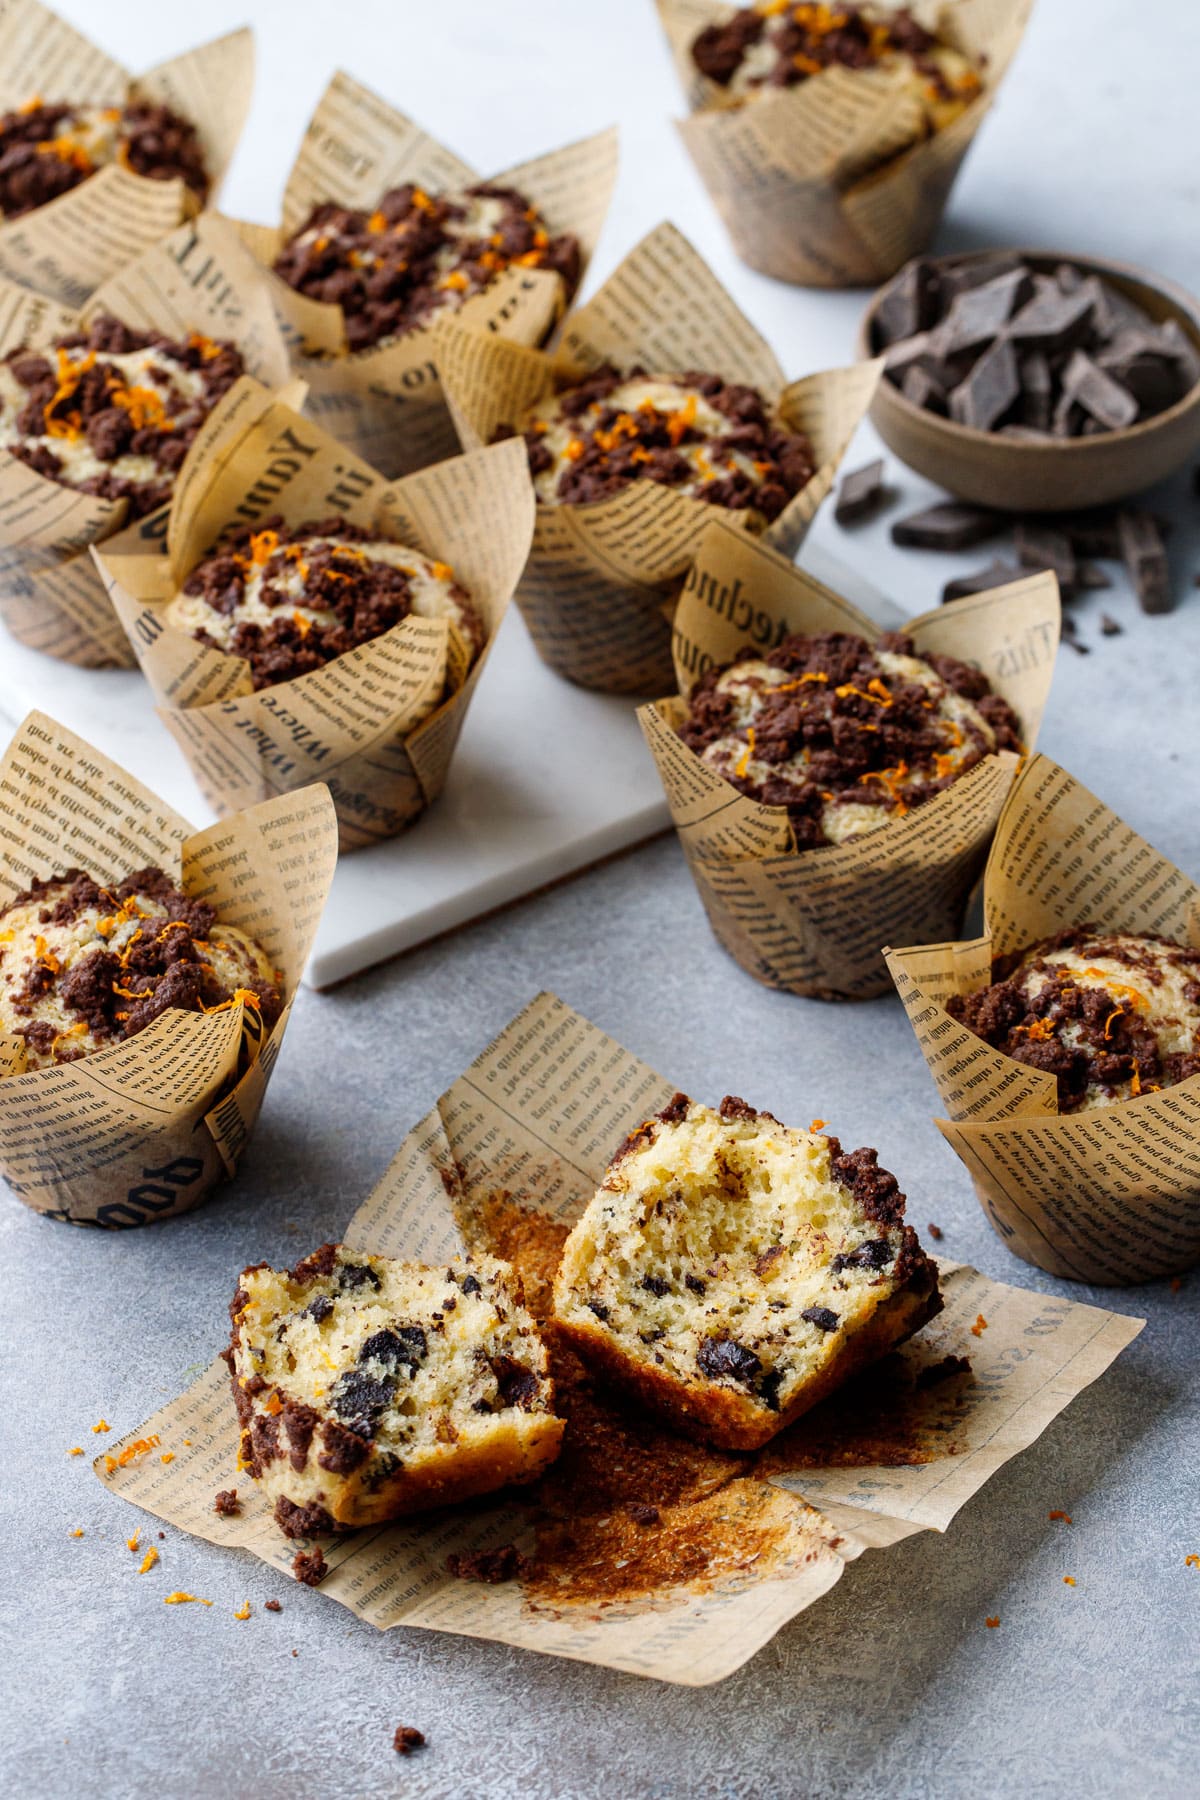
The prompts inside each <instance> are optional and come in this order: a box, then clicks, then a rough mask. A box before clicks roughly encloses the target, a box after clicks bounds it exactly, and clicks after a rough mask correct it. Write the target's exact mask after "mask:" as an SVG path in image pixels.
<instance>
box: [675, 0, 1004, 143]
mask: <svg viewBox="0 0 1200 1800" xmlns="http://www.w3.org/2000/svg"><path fill="white" fill-rule="evenodd" d="M692 61H693V62H694V63H695V65H696V68H697V69H698V70H699V71H700V73H701V74H702V75H704V76H706V77H707V79H708V80H709V81H711V82H713V83H715V84H716V86H717V87H719V88H721V89H723V91H724V92H725V94H726V95H728V96H729V98H730V99H736V100H745V99H749V98H751V97H753V96H754V95H755V94H758V93H762V92H766V91H769V90H770V89H772V88H790V87H796V86H798V85H799V83H801V82H803V81H807V80H809V78H810V77H811V76H813V75H819V74H821V72H822V71H823V70H824V69H832V68H843V69H870V68H876V67H880V66H882V67H884V68H896V67H898V66H899V67H903V68H904V69H905V70H906V71H907V72H908V75H909V78H910V86H911V90H912V94H913V97H914V99H916V100H918V101H919V102H920V104H921V106H922V109H923V113H924V118H925V123H926V125H927V126H928V128H929V129H931V130H940V129H941V128H942V127H943V126H945V125H948V124H950V122H951V121H952V120H953V119H956V118H957V117H958V115H959V114H960V113H961V112H962V111H963V109H964V107H965V106H966V105H967V103H968V102H969V101H970V100H973V99H974V98H975V96H976V95H977V94H978V93H979V91H980V86H981V83H980V78H979V71H978V70H977V69H976V68H975V66H974V64H973V63H972V62H971V61H970V60H969V58H967V57H965V56H964V55H963V54H962V52H961V51H959V50H956V49H954V48H953V47H952V46H951V45H949V44H945V43H942V42H941V40H940V39H939V38H937V37H936V36H935V35H934V34H933V33H932V32H930V31H927V30H926V29H925V27H924V26H923V25H921V24H920V23H919V22H918V21H917V20H916V19H915V18H914V17H913V15H912V13H911V12H910V11H909V10H908V9H907V7H899V8H895V9H893V8H891V7H883V6H842V5H832V6H829V5H820V4H818V5H808V4H800V5H797V4H794V3H793V0H760V4H759V5H757V6H748V7H743V8H741V9H740V10H739V11H738V12H735V13H734V14H733V15H732V17H731V18H729V19H727V20H725V21H724V23H722V24H715V25H709V26H706V27H705V29H704V30H703V31H702V32H700V33H699V35H698V36H697V37H696V38H695V39H694V41H693V43H692Z"/></svg>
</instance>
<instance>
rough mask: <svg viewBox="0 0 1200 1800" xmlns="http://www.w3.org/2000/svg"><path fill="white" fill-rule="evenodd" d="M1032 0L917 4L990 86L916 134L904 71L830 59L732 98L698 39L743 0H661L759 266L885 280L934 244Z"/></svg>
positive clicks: (738, 225) (682, 125) (709, 163)
mask: <svg viewBox="0 0 1200 1800" xmlns="http://www.w3.org/2000/svg"><path fill="white" fill-rule="evenodd" d="M1031 8H1032V0H951V3H950V4H948V5H945V6H942V7H938V6H936V5H935V6H932V7H930V6H922V5H919V4H918V5H916V6H914V7H913V11H914V12H915V13H916V14H917V16H918V18H920V20H921V22H922V24H924V25H926V26H927V27H928V28H929V29H930V30H935V29H936V31H937V33H938V35H939V36H941V37H942V38H944V39H945V40H946V42H948V43H950V44H952V45H954V47H955V48H956V49H959V50H961V51H962V52H963V53H964V54H965V55H966V56H968V57H970V59H971V60H972V61H973V62H974V63H975V64H976V65H977V66H978V68H979V74H980V78H981V81H982V91H981V93H980V94H979V95H978V97H977V98H976V99H974V100H972V101H970V102H969V103H968V105H967V106H966V108H965V109H964V111H963V112H962V113H961V114H960V115H959V117H958V118H957V119H955V120H954V121H953V123H951V124H950V125H948V126H946V127H945V129H944V130H942V131H937V132H935V133H934V134H933V136H932V137H929V138H926V139H925V140H924V141H923V142H921V143H917V144H914V143H913V139H914V137H916V136H917V135H918V134H919V131H920V128H921V107H920V104H919V102H918V101H917V100H915V99H914V98H913V97H912V95H911V94H909V93H906V92H905V91H904V87H905V83H906V77H905V76H904V74H903V73H902V72H898V71H895V70H889V69H885V68H882V67H876V68H873V69H855V70H851V69H845V68H841V67H835V68H832V69H828V70H825V71H823V72H822V73H821V74H820V75H817V76H814V77H812V78H811V79H810V80H808V81H803V82H800V83H799V84H798V85H797V86H796V87H792V88H774V89H770V90H768V91H766V92H764V93H761V94H757V95H755V97H754V98H753V99H751V100H749V101H747V102H746V103H745V104H744V105H742V106H731V105H729V103H728V100H727V99H726V98H725V96H724V94H723V90H722V89H721V88H720V87H719V86H717V85H715V84H714V83H712V82H709V81H707V80H706V78H705V77H704V76H703V75H701V74H700V71H699V70H698V69H697V68H696V65H695V63H694V62H693V61H692V56H691V46H692V44H693V42H694V40H695V38H696V37H697V35H698V34H699V33H700V32H701V31H703V30H704V28H705V27H706V26H707V25H712V24H716V23H720V22H723V21H724V20H725V19H727V18H729V16H730V14H731V13H732V12H733V11H734V10H735V9H734V7H732V6H728V5H722V4H720V3H719V0H658V11H659V16H660V18H661V20H662V23H663V27H664V29H665V31H666V33H667V37H668V39H669V41H670V45H671V49H672V52H673V54H674V57H675V62H676V66H677V68H678V70H679V75H680V79H681V81H682V83H683V86H684V90H685V93H686V94H687V98H688V103H689V105H690V106H691V107H693V108H695V109H696V110H694V111H693V112H692V113H691V115H690V117H688V118H687V119H683V120H681V121H680V122H679V132H680V135H681V137H682V138H683V141H684V143H685V145H686V146H687V149H688V152H689V154H690V156H691V158H692V161H693V162H694V163H695V165H696V170H697V173H698V174H699V176H700V179H701V181H703V183H704V185H705V187H706V188H707V189H708V192H709V197H710V198H711V200H712V202H713V204H714V206H715V207H716V209H717V211H718V212H719V213H720V215H721V217H722V219H723V220H724V222H725V226H726V228H727V230H728V232H729V235H730V237H731V238H732V240H733V247H734V249H735V250H736V251H737V253H738V255H739V256H740V257H741V258H742V260H743V261H744V262H747V263H749V265H750V267H751V268H752V269H761V270H762V272H763V273H764V274H765V275H773V276H775V277H776V279H777V280H779V281H792V282H796V283H797V284H798V285H799V286H801V287H862V286H874V285H875V284H876V283H877V282H880V281H886V280H887V279H888V277H889V276H891V275H894V274H895V272H896V270H897V269H899V268H900V267H901V266H902V265H903V264H904V263H906V262H907V261H908V259H909V257H910V256H916V255H918V254H919V253H920V252H921V251H922V250H924V249H925V248H926V246H927V245H928V244H929V242H930V240H931V238H932V237H933V234H934V232H935V231H936V230H937V227H938V224H939V223H940V221H941V217H942V213H943V210H944V209H945V205H946V202H947V200H948V199H949V197H950V190H951V188H952V187H953V185H954V181H955V178H956V176H957V174H958V171H959V167H960V165H961V163H962V160H963V158H964V156H965V155H966V153H967V151H968V150H969V149H970V146H971V141H972V139H973V138H974V136H975V133H976V132H977V131H978V130H979V127H980V125H981V124H982V123H983V120H984V118H985V116H986V114H987V110H988V108H989V107H990V105H991V103H992V100H993V98H994V97H995V93H996V89H997V87H998V86H999V84H1000V80H1001V78H1002V76H1003V74H1004V72H1005V70H1006V68H1007V67H1008V64H1009V63H1010V61H1011V60H1012V57H1013V55H1014V53H1015V51H1016V49H1017V46H1018V44H1019V43H1020V41H1021V35H1022V33H1023V31H1024V29H1025V24H1026V21H1027V19H1028V17H1029V13H1030V11H1031Z"/></svg>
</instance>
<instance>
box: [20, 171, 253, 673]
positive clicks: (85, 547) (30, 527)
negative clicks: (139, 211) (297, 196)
mask: <svg viewBox="0 0 1200 1800" xmlns="http://www.w3.org/2000/svg"><path fill="white" fill-rule="evenodd" d="M148 185H150V186H154V185H156V184H154V183H149V184H148ZM102 312H110V313H112V314H113V315H114V316H115V317H117V318H119V319H121V320H122V321H123V322H124V323H125V324H127V325H131V326H134V327H138V328H141V329H149V330H154V331H162V332H165V333H166V334H167V335H168V336H170V337H172V338H179V337H182V336H185V335H186V334H187V332H189V331H202V332H205V333H206V334H207V335H208V336H209V337H216V338H227V339H230V340H232V341H233V342H234V343H236V344H237V346H238V348H239V349H240V350H241V352H242V355H243V357H244V358H245V362H246V368H247V370H248V371H249V373H250V374H251V375H253V376H254V377H255V378H256V379H257V380H258V381H260V382H263V383H265V384H266V385H267V386H268V387H280V386H282V385H283V384H284V383H286V382H287V381H288V379H289V370H288V357H287V350H286V348H285V345H284V341H283V336H282V334H281V332H280V329H279V325H278V322H277V320H276V318H275V314H274V312H273V310H272V308H271V304H270V300H269V298H268V296H267V294H266V293H265V291H264V289H263V286H262V281H261V278H260V276H259V273H258V269H257V265H256V264H255V262H254V259H253V258H252V257H251V256H249V255H248V254H247V252H246V251H245V250H244V249H243V247H242V245H241V244H240V243H239V242H238V241H237V238H236V236H235V235H234V233H233V232H231V231H230V229H229V226H228V224H227V223H226V222H225V221H224V220H222V219H219V218H218V217H217V216H216V215H215V214H213V213H202V214H200V216H199V217H198V218H197V219H195V220H193V221H191V222H189V223H188V224H185V225H181V226H179V227H178V228H177V229H176V230H175V231H173V232H171V234H170V235H169V236H168V237H165V238H163V239H162V241H161V242H160V243H158V244H156V245H155V246H154V247H153V248H152V249H151V250H148V251H147V252H146V253H145V254H144V255H143V256H141V257H139V258H138V260H137V261H136V262H132V263H130V264H129V265H128V266H127V267H125V268H124V269H122V270H121V272H120V273H119V274H117V275H114V276H113V277H112V279H111V280H110V281H108V282H106V283H105V285H104V286H103V287H102V288H100V289H98V290H97V292H96V293H95V294H93V295H92V298H91V299H90V300H89V302H88V304H87V305H86V306H85V307H84V309H83V311H82V313H71V312H67V311H66V310H64V309H63V308H62V307H60V306H58V305H57V304H55V303H54V302H52V301H48V300H45V299H43V298H42V297H41V296H39V295H37V294H33V293H31V292H29V290H28V289H26V288H22V287H18V286H16V285H15V284H14V283H11V282H7V281H4V280H3V279H2V278H0V356H3V355H6V354H7V353H8V352H9V351H10V350H14V349H16V348H17V346H18V345H20V344H29V345H31V346H32V347H34V348H35V349H36V348H39V347H42V346H45V345H47V344H49V343H51V342H52V341H53V339H55V338H56V337H59V336H61V335H62V334H63V333H65V332H70V331H73V330H75V329H76V327H77V326H79V325H80V324H81V323H86V322H87V321H88V320H89V319H91V318H93V317H94V316H95V315H96V314H97V313H102ZM189 461H190V453H189ZM187 468H188V463H187V462H185V464H184V467H183V469H182V470H181V471H180V475H179V478H178V479H179V480H180V481H182V480H183V479H184V477H185V474H186V471H187ZM127 512H128V506H127V503H126V502H125V501H124V500H117V501H113V500H97V499H96V498H94V497H93V496H92V495H89V494H81V493H79V492H78V491H77V490H75V489H73V488H69V487H64V486H63V485H62V484H61V483H59V482H57V481H50V480H48V479H47V477H46V476H44V475H38V474H36V473H35V471H34V470H32V469H30V468H27V467H26V465H25V464H24V463H22V462H20V461H18V459H17V458H16V457H14V456H12V455H10V454H9V453H8V452H7V451H5V450H0V574H2V581H0V618H2V619H3V620H4V623H5V625H6V626H7V627H8V630H9V631H10V632H11V633H12V635H13V636H14V637H15V638H17V639H18V641H19V642H20V643H22V644H26V645H28V646H29V648H30V649H32V650H41V651H43V652H44V653H45V654H46V655H48V656H55V657H58V658H59V660H60V661H63V662H70V663H75V664H76V665H77V666H79V667H80V668H85V669H111V668H127V669H130V668H134V667H136V658H135V657H134V655H133V652H132V651H131V649H130V647H129V640H128V639H127V637H126V635H125V631H124V627H123V626H122V624H121V622H120V620H119V619H118V618H117V616H116V614H115V613H114V612H113V609H112V605H111V603H110V601H109V599H108V596H107V595H106V594H105V592H104V586H103V583H102V582H101V581H100V579H99V577H98V576H97V573H96V569H95V565H94V564H93V562H92V559H91V555H90V554H89V552H90V549H91V546H92V545H93V544H95V543H100V542H105V543H107V544H108V545H109V546H110V547H111V548H112V549H113V551H114V553H117V554H120V555H122V556H159V555H161V553H162V548H163V542H164V539H165V535H166V523H167V509H166V507H162V508H160V509H159V511H158V512H155V513H150V514H148V515H147V516H146V517H145V518H143V519H139V520H137V521H135V522H134V523H133V524H132V525H129V526H125V524H124V521H125V517H126V514H127Z"/></svg>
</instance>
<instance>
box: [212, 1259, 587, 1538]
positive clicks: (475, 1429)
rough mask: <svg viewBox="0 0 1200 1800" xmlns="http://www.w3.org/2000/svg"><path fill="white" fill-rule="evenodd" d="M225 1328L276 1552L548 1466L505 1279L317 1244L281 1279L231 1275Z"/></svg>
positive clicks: (543, 1421) (542, 1353)
mask: <svg viewBox="0 0 1200 1800" xmlns="http://www.w3.org/2000/svg"><path fill="white" fill-rule="evenodd" d="M230 1316H231V1318H232V1320H233V1331H232V1334H231V1337H230V1344H229V1348H228V1350H226V1351H225V1353H224V1354H225V1360H226V1362H227V1363H228V1365H229V1371H230V1375H231V1377H232V1381H233V1398H234V1404H235V1406H236V1407H237V1414H238V1421H239V1423H240V1425H241V1428H242V1441H241V1461H242V1464H243V1466H244V1467H245V1468H246V1469H247V1470H248V1471H249V1473H250V1474H251V1475H252V1476H253V1478H254V1479H255V1481H257V1482H258V1483H259V1484H260V1486H261V1487H262V1488H263V1490H264V1492H265V1493H266V1495H267V1497H268V1498H269V1499H271V1500H273V1501H274V1511H275V1522H276V1524H277V1525H278V1526H279V1527H280V1529H281V1530H282V1531H283V1532H284V1533H285V1535H286V1536H288V1537H311V1536H314V1535H316V1534H318V1533H321V1532H327V1531H341V1530H349V1529H351V1528H353V1527H356V1526H359V1525H377V1524H380V1523H381V1522H383V1521H384V1520H386V1519H394V1518H398V1517H400V1516H401V1515H402V1514H405V1513H411V1512H419V1511H421V1510H423V1509H425V1508H428V1507H433V1506H444V1505H447V1504H448V1503H450V1502H451V1501H455V1500H465V1499H468V1498H469V1497H470V1496H472V1495H475V1494H488V1493H491V1492H492V1491H493V1490H494V1489H496V1488H501V1487H506V1486H507V1485H508V1484H509V1483H511V1482H526V1481H532V1480H533V1479H534V1477H535V1476H536V1475H538V1474H540V1473H541V1471H542V1470H543V1469H544V1468H545V1467H546V1466H547V1464H549V1463H551V1462H553V1460H554V1458H555V1457H556V1456H557V1454H558V1448H559V1441H560V1439H561V1437H562V1432H563V1421H562V1420H561V1419H558V1418H555V1416H554V1389H553V1384H552V1382H551V1380H550V1377H549V1375H548V1373H547V1361H546V1350H545V1346H544V1345H543V1344H542V1342H541V1339H540V1338H539V1337H538V1334H537V1329H536V1327H535V1325H534V1322H533V1319H532V1318H531V1317H530V1315H529V1313H528V1312H527V1311H526V1310H525V1305H524V1302H523V1299H522V1296H521V1289H520V1282H519V1279H518V1278H517V1276H516V1275H515V1274H514V1273H513V1271H512V1269H511V1268H510V1267H509V1266H508V1264H507V1263H503V1262H499V1261H497V1260H495V1259H494V1258H492V1257H478V1258H473V1259H471V1260H470V1261H466V1262H459V1263H452V1264H450V1265H448V1266H446V1267H438V1268H425V1267H423V1266H421V1265H420V1264H416V1263H402V1262H395V1261H393V1260H391V1259H390V1258H388V1257H383V1256H366V1255H362V1254H360V1253H359V1252H358V1251H355V1250H350V1249H348V1248H346V1247H345V1246H342V1245H339V1244H323V1245H322V1246H321V1248H320V1249H319V1250H316V1251H314V1252H313V1254H312V1255H311V1256H309V1257H306V1258H305V1260H304V1261H303V1262H301V1263H299V1264H297V1266H296V1267H295V1268H294V1269H292V1270H291V1271H290V1272H288V1271H285V1270H278V1269H272V1268H270V1267H269V1266H268V1265H267V1264H266V1263H262V1264H259V1265H258V1266H256V1267H254V1268H249V1269H245V1270H243V1272H242V1277H241V1281H240V1283H239V1286H238V1291H237V1293H236V1294H235V1295H234V1297H233V1301H232V1304H231V1306H230Z"/></svg>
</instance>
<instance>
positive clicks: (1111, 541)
mask: <svg viewBox="0 0 1200 1800" xmlns="http://www.w3.org/2000/svg"><path fill="white" fill-rule="evenodd" d="M1038 519H1039V523H1041V524H1043V525H1049V526H1052V527H1053V528H1054V529H1055V530H1056V531H1063V532H1065V533H1066V535H1067V536H1068V537H1069V538H1070V540H1071V543H1072V545H1073V546H1074V549H1075V554H1076V555H1077V556H1111V557H1118V556H1120V554H1121V541H1120V537H1119V534H1118V532H1117V509H1116V507H1115V506H1094V507H1090V508H1084V509H1083V510H1082V511H1080V512H1074V513H1040V514H1039V515H1038Z"/></svg>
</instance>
